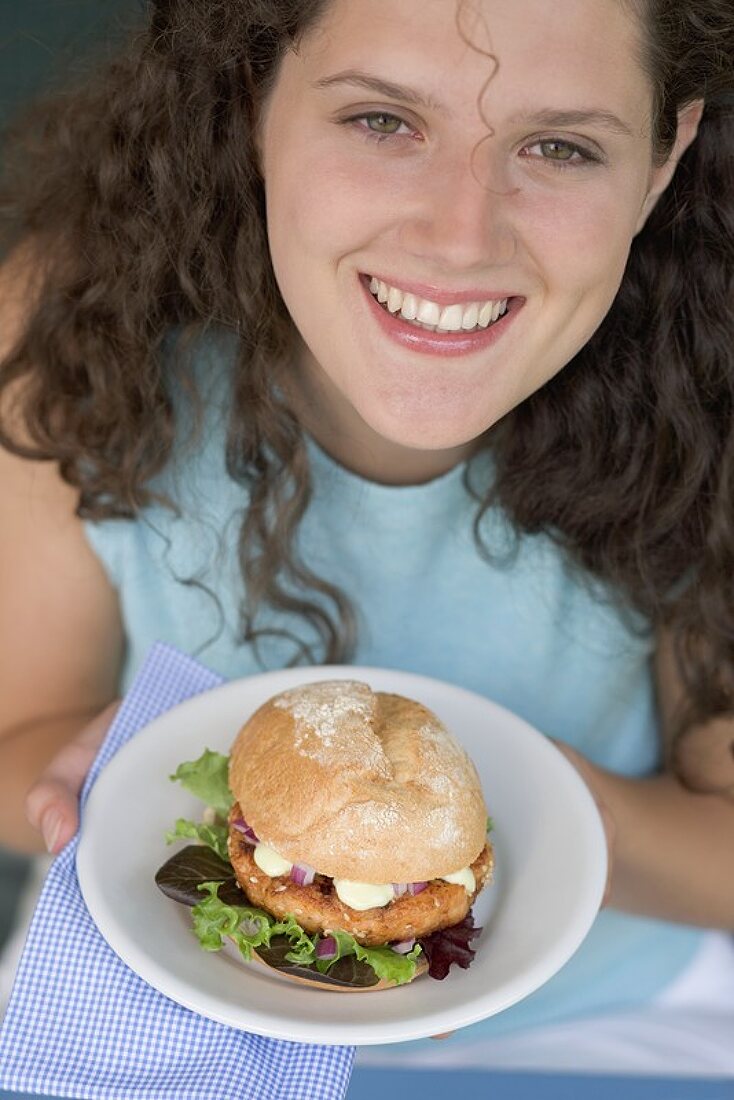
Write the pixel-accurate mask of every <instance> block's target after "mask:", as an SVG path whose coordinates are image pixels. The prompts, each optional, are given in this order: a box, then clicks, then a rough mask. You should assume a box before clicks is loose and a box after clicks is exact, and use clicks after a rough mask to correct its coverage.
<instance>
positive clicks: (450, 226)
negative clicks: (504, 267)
mask: <svg viewBox="0 0 734 1100" xmlns="http://www.w3.org/2000/svg"><path fill="white" fill-rule="evenodd" d="M482 162H483V158H475V159H474V160H472V161H467V162H465V163H462V164H460V165H459V164H453V165H451V166H448V165H445V164H444V165H442V166H439V165H437V164H436V165H434V166H433V167H432V168H431V171H430V174H429V175H428V178H424V179H423V181H422V185H421V186H420V188H419V194H417V195H414V203H413V205H412V208H411V210H410V212H409V213H408V216H407V217H406V219H405V221H404V223H403V226H402V228H401V235H400V243H401V247H402V248H404V249H405V250H406V251H408V252H410V253H412V254H413V255H415V256H419V257H420V258H421V259H422V260H423V261H424V264H425V267H426V268H427V267H429V266H431V267H439V266H440V267H442V268H443V269H451V270H455V271H457V272H465V271H471V270H476V271H486V269H487V266H488V265H489V264H491V265H492V266H495V265H497V264H503V263H507V262H508V261H509V260H511V259H512V258H513V256H514V254H515V251H516V242H515V235H514V230H513V226H512V222H511V217H510V207H511V202H512V195H513V193H514V192H513V191H512V189H511V188H510V187H509V186H508V185H507V184H506V183H503V181H502V180H501V179H499V178H493V176H492V174H491V173H490V172H489V171H487V170H486V165H485V167H481V165H482ZM495 176H499V173H495Z"/></svg>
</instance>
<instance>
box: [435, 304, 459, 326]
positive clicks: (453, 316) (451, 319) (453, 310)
mask: <svg viewBox="0 0 734 1100" xmlns="http://www.w3.org/2000/svg"><path fill="white" fill-rule="evenodd" d="M463 320H464V307H463V306H461V305H459V304H458V303H457V304H456V305H455V306H446V308H445V309H444V311H443V313H442V314H441V320H440V321H439V322H438V327H439V328H445V329H446V331H447V332H459V331H460V329H461V323H462V321H463Z"/></svg>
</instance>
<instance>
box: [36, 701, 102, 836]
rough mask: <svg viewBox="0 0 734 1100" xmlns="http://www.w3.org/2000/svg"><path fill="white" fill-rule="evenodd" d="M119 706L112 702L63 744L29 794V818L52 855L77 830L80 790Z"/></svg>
mask: <svg viewBox="0 0 734 1100" xmlns="http://www.w3.org/2000/svg"><path fill="white" fill-rule="evenodd" d="M119 705H120V704H119V701H118V702H114V703H110V705H109V706H108V707H105V709H104V710H103V711H102V712H101V713H100V714H98V715H96V717H95V718H93V719H92V721H91V722H89V723H88V724H87V725H86V726H84V727H83V729H82V730H81V731H80V732H79V734H78V735H77V736H76V737H75V738H74V740H73V741H70V742H69V743H68V744H67V745H64V747H63V749H61V751H60V752H58V753H57V754H56V756H55V757H54V758H53V760H52V761H51V763H50V764H49V765H48V767H47V768H46V770H45V771H44V772H43V773H42V774H41V775H40V776H39V778H38V780H37V781H36V783H34V785H33V786H32V787H31V789H30V790H29V792H28V794H27V796H26V817H27V818H28V821H29V822H30V824H31V825H32V826H33V827H34V828H35V829H38V830H39V831H40V832H41V834H42V836H43V839H44V843H45V844H46V848H47V849H48V851H49V852H51V853H53V854H56V853H57V852H60V851H61V849H62V848H63V847H64V846H65V845H66V844H67V843H68V842H69V841H70V840H71V838H72V837H73V835H74V833H75V832H76V831H77V828H78V826H79V792H80V791H81V788H82V784H83V783H84V780H85V778H86V775H87V772H88V771H89V769H90V767H91V765H92V761H93V760H94V758H95V756H96V755H97V750H98V749H99V746H100V745H101V744H102V741H103V740H104V737H105V734H106V733H107V730H108V729H109V727H110V724H111V723H112V720H113V718H114V716H115V714H116V712H117V708H118V707H119Z"/></svg>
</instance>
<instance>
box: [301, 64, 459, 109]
mask: <svg viewBox="0 0 734 1100" xmlns="http://www.w3.org/2000/svg"><path fill="white" fill-rule="evenodd" d="M334 84H351V85H352V86H354V87H356V88H366V89H367V90H368V91H370V92H376V93H377V94H378V95H383V96H387V98H388V99H401V100H402V101H403V102H404V103H410V104H411V105H412V106H414V107H423V108H425V109H426V110H429V111H440V112H441V113H442V114H446V108H445V107H444V106H443V105H442V104H441V103H437V102H436V100H435V99H432V98H431V96H429V95H423V94H422V93H421V92H419V91H416V89H415V88H407V87H405V85H403V84H395V83H393V81H391V80H384V79H383V78H382V77H379V76H372V75H371V74H370V73H364V72H361V71H360V70H359V69H345V70H344V71H343V72H340V73H334V75H333V76H325V77H322V79H321V80H315V81H314V82H313V87H314V88H330V87H332V85H334Z"/></svg>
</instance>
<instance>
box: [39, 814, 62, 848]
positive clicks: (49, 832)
mask: <svg viewBox="0 0 734 1100" xmlns="http://www.w3.org/2000/svg"><path fill="white" fill-rule="evenodd" d="M60 831H61V814H59V813H58V812H57V811H56V810H49V811H48V813H46V814H44V816H43V820H42V822H41V832H42V834H43V840H44V843H45V845H46V848H47V850H48V851H49V852H51V853H53V850H54V847H55V845H56V841H57V840H58V839H59V832H60Z"/></svg>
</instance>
